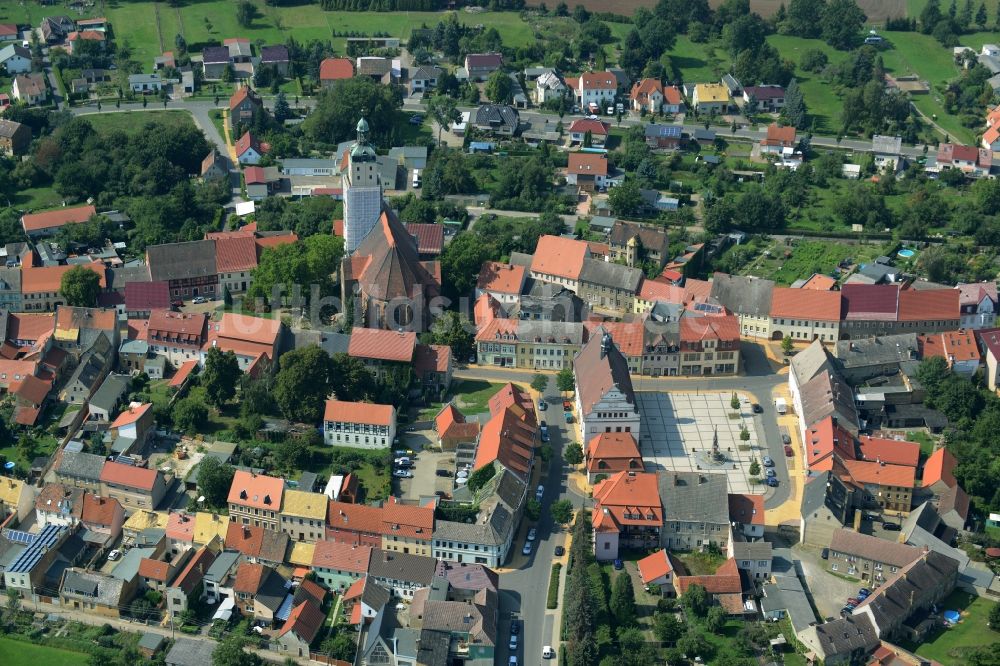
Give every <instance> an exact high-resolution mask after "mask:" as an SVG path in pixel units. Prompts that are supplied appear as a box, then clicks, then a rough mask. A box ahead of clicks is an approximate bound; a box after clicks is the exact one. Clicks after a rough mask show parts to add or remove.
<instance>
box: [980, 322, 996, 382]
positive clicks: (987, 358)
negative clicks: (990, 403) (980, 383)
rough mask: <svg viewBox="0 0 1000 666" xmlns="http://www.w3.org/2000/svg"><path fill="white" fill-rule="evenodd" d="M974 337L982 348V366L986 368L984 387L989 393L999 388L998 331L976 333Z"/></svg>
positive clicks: (993, 329)
mask: <svg viewBox="0 0 1000 666" xmlns="http://www.w3.org/2000/svg"><path fill="white" fill-rule="evenodd" d="M976 337H977V338H978V339H979V344H980V346H981V347H982V350H983V351H982V356H983V364H984V365H985V367H986V373H985V374H986V386H987V388H989V389H990V390H991V391H996V390H997V388H998V387H1000V330H997V329H995V328H991V329H987V330H982V331H977V332H976Z"/></svg>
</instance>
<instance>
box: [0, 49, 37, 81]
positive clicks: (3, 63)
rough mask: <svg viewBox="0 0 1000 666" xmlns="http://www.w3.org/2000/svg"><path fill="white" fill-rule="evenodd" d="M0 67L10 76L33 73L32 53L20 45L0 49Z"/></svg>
mask: <svg viewBox="0 0 1000 666" xmlns="http://www.w3.org/2000/svg"><path fill="white" fill-rule="evenodd" d="M0 67H3V69H5V70H6V71H7V74H8V75H9V76H14V75H15V74H23V73H24V72H30V71H31V51H29V50H28V49H27V48H25V47H23V46H21V45H20V44H8V45H7V46H5V47H3V48H0Z"/></svg>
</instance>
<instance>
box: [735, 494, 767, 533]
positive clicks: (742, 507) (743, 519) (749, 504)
mask: <svg viewBox="0 0 1000 666" xmlns="http://www.w3.org/2000/svg"><path fill="white" fill-rule="evenodd" d="M729 519H730V520H731V521H732V522H734V523H742V524H744V525H761V526H763V525H764V496H763V495H748V494H746V493H729Z"/></svg>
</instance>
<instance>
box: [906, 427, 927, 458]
mask: <svg viewBox="0 0 1000 666" xmlns="http://www.w3.org/2000/svg"><path fill="white" fill-rule="evenodd" d="M906 439H908V440H909V441H911V442H916V443H917V444H919V445H920V455H922V456H929V455H931V454H932V453H934V438H933V437H931V436H930V435H928V434H927V433H926V432H908V433H906Z"/></svg>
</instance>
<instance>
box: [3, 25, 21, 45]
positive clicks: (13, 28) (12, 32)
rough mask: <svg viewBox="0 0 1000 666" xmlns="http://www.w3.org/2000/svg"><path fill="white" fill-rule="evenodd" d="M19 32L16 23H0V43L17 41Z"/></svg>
mask: <svg viewBox="0 0 1000 666" xmlns="http://www.w3.org/2000/svg"><path fill="white" fill-rule="evenodd" d="M20 39H21V37H20V31H19V30H18V29H17V24H16V23H0V43H2V42H10V41H19V40H20Z"/></svg>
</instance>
